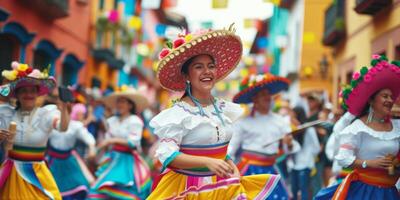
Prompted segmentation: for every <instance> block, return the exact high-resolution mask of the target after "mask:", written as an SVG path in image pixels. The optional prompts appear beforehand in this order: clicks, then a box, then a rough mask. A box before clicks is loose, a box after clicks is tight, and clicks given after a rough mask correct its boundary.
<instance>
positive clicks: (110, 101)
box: [101, 86, 149, 113]
mask: <svg viewBox="0 0 400 200" xmlns="http://www.w3.org/2000/svg"><path fill="white" fill-rule="evenodd" d="M120 97H123V98H126V99H128V100H130V101H132V102H133V103H134V104H135V106H136V111H137V112H138V113H140V112H142V111H143V110H144V109H146V108H147V107H148V106H149V101H148V100H147V98H146V97H145V96H144V95H143V94H141V93H140V92H139V91H137V90H136V89H134V88H133V87H126V86H122V87H121V89H119V90H117V91H115V92H113V93H111V94H110V95H108V96H106V97H103V98H102V99H101V101H102V102H103V103H104V104H105V105H106V106H107V107H110V108H113V107H115V105H116V103H117V99H118V98H120Z"/></svg>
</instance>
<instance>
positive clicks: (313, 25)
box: [300, 0, 334, 96]
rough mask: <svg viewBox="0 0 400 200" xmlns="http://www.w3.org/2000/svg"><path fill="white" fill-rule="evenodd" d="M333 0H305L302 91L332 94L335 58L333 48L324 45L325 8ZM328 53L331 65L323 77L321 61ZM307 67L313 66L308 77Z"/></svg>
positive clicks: (301, 72) (301, 74) (301, 73)
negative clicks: (305, 70) (325, 76)
mask: <svg viewBox="0 0 400 200" xmlns="http://www.w3.org/2000/svg"><path fill="white" fill-rule="evenodd" d="M331 3H332V0H318V1H316V0H305V5H304V7H305V8H304V9H305V10H304V11H305V12H304V28H303V31H304V33H303V35H304V36H303V43H302V45H303V46H302V53H301V71H300V91H309V90H319V91H320V90H325V91H327V92H328V94H329V95H330V96H331V95H332V88H333V87H332V82H333V81H332V80H333V69H332V68H333V66H334V65H333V59H332V57H331V49H330V48H328V47H325V46H323V45H322V37H323V31H324V16H325V10H326V9H327V8H328V7H329V5H330V4H331ZM324 54H325V55H327V58H328V62H329V66H328V75H327V78H326V79H323V78H322V76H321V74H320V67H319V65H320V64H319V63H320V61H321V59H322V57H323V55H324ZM305 68H312V69H313V74H312V76H311V77H306V76H305V73H304V69H305Z"/></svg>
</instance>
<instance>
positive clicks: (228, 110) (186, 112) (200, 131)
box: [150, 99, 243, 165]
mask: <svg viewBox="0 0 400 200" xmlns="http://www.w3.org/2000/svg"><path fill="white" fill-rule="evenodd" d="M215 104H216V106H217V107H218V108H219V110H220V111H222V113H221V117H222V118H223V120H224V123H225V125H223V124H222V122H221V120H220V119H219V118H218V116H217V114H216V113H215V109H214V106H213V105H208V106H206V107H203V110H204V112H205V116H201V115H200V112H199V108H197V107H195V106H191V105H189V104H188V103H186V102H184V101H180V102H177V103H175V105H174V106H173V107H171V108H169V109H166V110H164V111H162V112H161V113H160V114H158V115H157V116H155V117H154V118H153V119H152V120H151V121H150V126H151V127H153V128H154V132H155V134H156V135H157V136H158V137H159V146H158V148H157V150H156V157H158V159H159V160H160V161H161V163H162V164H163V165H164V162H165V161H166V160H167V159H168V158H170V157H171V156H172V155H173V154H174V153H175V152H179V146H180V145H181V144H184V145H210V144H220V143H224V142H228V141H229V140H230V139H231V137H232V133H233V129H232V122H234V121H235V120H237V119H238V118H239V117H240V116H241V115H242V114H243V109H242V108H241V107H240V106H239V105H238V104H235V103H231V102H227V101H224V100H220V99H217V100H216V103H215Z"/></svg>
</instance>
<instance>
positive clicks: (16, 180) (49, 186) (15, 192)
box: [0, 162, 62, 200]
mask: <svg viewBox="0 0 400 200" xmlns="http://www.w3.org/2000/svg"><path fill="white" fill-rule="evenodd" d="M14 164H15V163H14ZM2 167H4V166H2ZM32 167H33V171H34V172H35V174H36V176H37V179H38V180H39V181H40V183H41V185H42V187H43V188H44V189H45V190H46V191H48V192H50V193H51V194H52V195H53V197H54V199H57V200H61V199H62V198H61V194H60V192H59V190H58V188H57V185H56V182H55V181H54V178H53V175H52V174H51V172H50V171H49V169H48V168H47V166H46V164H45V163H44V162H41V163H34V164H33V166H32ZM0 199H9V200H26V199H35V200H39V199H50V198H49V197H48V196H47V195H46V194H44V193H43V192H42V191H41V190H40V189H39V188H37V187H36V186H34V185H32V184H30V183H29V182H27V181H25V180H24V179H23V178H22V177H21V176H20V175H19V174H18V171H17V169H16V168H15V166H13V167H12V168H11V172H10V174H9V176H8V178H7V180H6V182H5V183H4V186H3V187H2V188H0Z"/></svg>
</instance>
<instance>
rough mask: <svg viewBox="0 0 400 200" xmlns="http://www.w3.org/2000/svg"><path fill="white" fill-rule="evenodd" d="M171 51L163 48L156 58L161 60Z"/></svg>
mask: <svg viewBox="0 0 400 200" xmlns="http://www.w3.org/2000/svg"><path fill="white" fill-rule="evenodd" d="M170 52H171V51H170V50H169V49H167V48H164V49H162V50H161V52H160V54H159V55H158V58H159V59H160V60H161V59H163V58H164V57H165V56H167V55H168V54H169V53H170Z"/></svg>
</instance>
